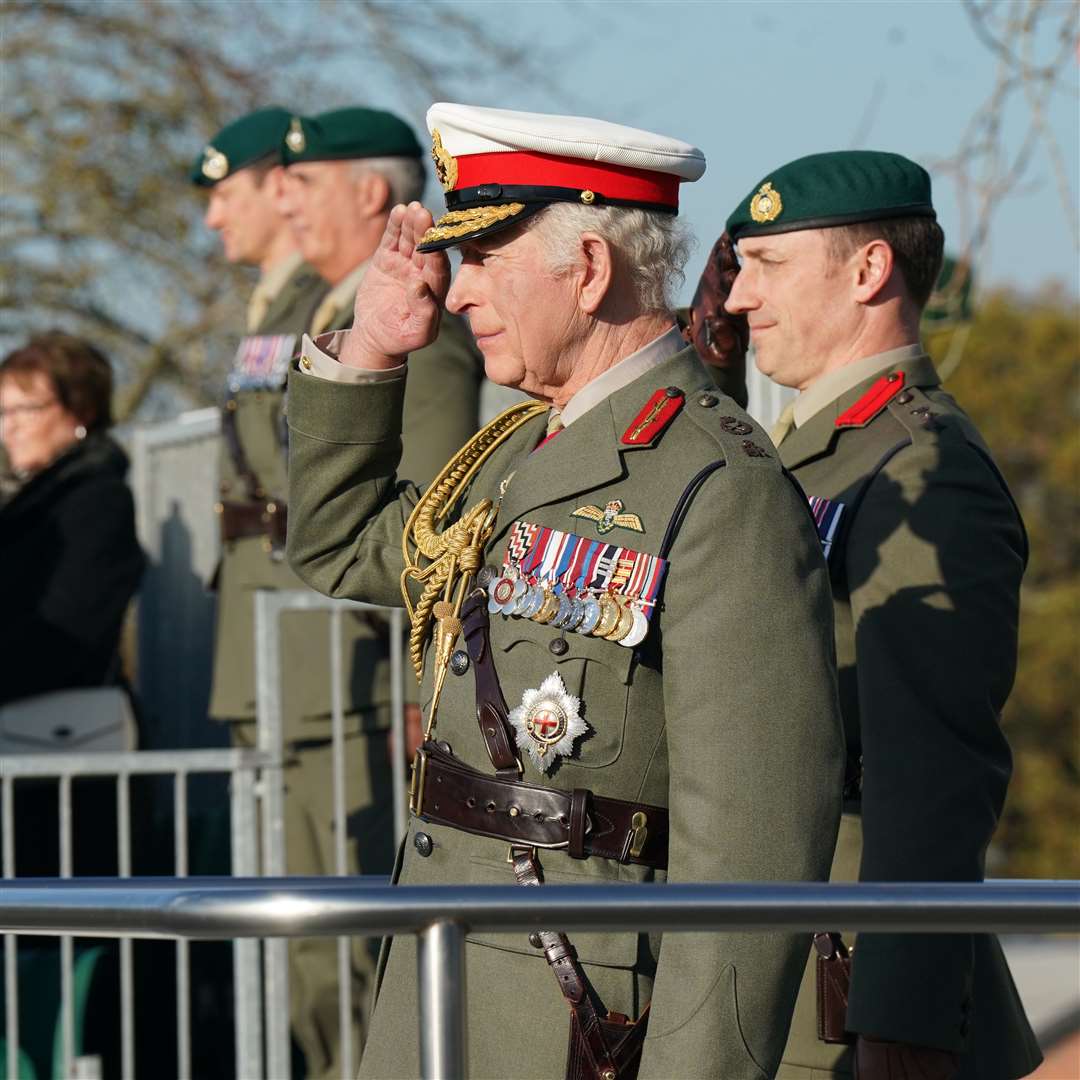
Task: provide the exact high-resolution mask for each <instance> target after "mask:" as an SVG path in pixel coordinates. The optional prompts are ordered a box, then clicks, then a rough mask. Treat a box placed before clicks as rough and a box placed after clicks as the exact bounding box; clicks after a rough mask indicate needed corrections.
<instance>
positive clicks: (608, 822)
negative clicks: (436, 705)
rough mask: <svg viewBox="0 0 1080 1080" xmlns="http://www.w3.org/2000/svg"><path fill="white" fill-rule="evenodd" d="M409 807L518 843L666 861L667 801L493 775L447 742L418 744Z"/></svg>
mask: <svg viewBox="0 0 1080 1080" xmlns="http://www.w3.org/2000/svg"><path fill="white" fill-rule="evenodd" d="M409 808H410V809H411V810H412V812H413V813H414V814H416V815H417V817H420V818H423V820H424V821H430V822H433V823H434V824H436V825H449V826H450V827H451V828H454V829H461V830H463V831H464V832H469V833H474V834H476V835H477V836H488V837H491V838H492V839H494V840H506V841H508V842H509V843H510V844H513V845H515V846H517V847H536V848H549V849H551V848H561V849H563V850H565V851H566V853H567V854H568V855H570V856H571V858H574V859H587V858H589V857H590V856H594V855H595V856H599V857H600V858H602V859H615V860H616V861H618V862H622V863H634V864H636V865H638V866H650V867H652V868H653V869H654V870H666V869H667V860H668V812H667V810H666V809H664V808H663V807H660V806H649V805H648V804H646V803H632V802H625V801H623V800H622V799H607V798H603V797H601V796H599V795H594V794H593V793H592V792H591V791H587V790H585V789H584V788H576V789H575V790H573V791H559V790H558V789H556V788H544V787H536V786H535V785H533V784H525V783H522V782H521V781H515V780H510V779H508V778H505V777H499V776H487V775H485V774H484V773H481V772H477V771H476V770H475V769H472V768H470V767H469V766H468V765H466V764H464V762H461V761H459V760H458V759H457V758H455V757H454V755H453V754H451V753H450V752H449V750H448V748H447V747H446V744H445V743H434V742H426V743H424V745H423V746H422V747H420V749H419V750H418V751H417V752H416V760H415V761H414V763H413V780H412V789H411V791H410V793H409Z"/></svg>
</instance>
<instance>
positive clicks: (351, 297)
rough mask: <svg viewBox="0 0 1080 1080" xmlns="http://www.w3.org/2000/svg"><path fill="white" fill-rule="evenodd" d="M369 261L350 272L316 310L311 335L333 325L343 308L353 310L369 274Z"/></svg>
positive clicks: (312, 318) (312, 319)
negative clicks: (365, 278) (361, 285)
mask: <svg viewBox="0 0 1080 1080" xmlns="http://www.w3.org/2000/svg"><path fill="white" fill-rule="evenodd" d="M367 267H368V264H367V260H366V259H365V260H364V262H362V263H361V264H360V265H359V266H357V267H356V269H355V270H350V271H349V273H348V274H346V275H345V277H343V278H342V279H341V280H340V281H339V282H338V283H337V284H336V285H335V286H334V287H333V288H332V289H331V290H330V291H329V292H328V293H327V294H326V295H325V296H324V297H323V299H322V303H321V304H319V306H318V307H317V308H316V309H315V314H314V315H313V316H312V317H311V335H312V337H314V336H315V335H316V334H319V333H321V332H322V331H323V330H325V329H326V328H327V327H328V326H330V324H331V323H333V322H334V321H335V320H334V316H335V315H337V313H338V312H339V311H341V310H342V309H343V308H346V307H348V308H352V306H353V304H354V303H355V302H356V290H357V289H359V288H360V282H361V281H363V280H364V274H365V273H366V272H367Z"/></svg>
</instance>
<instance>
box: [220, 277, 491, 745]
mask: <svg viewBox="0 0 1080 1080" xmlns="http://www.w3.org/2000/svg"><path fill="white" fill-rule="evenodd" d="M310 279H311V271H310V268H308V267H302V268H301V270H300V271H298V272H297V274H295V275H294V276H293V278H292V279H291V280H290V282H289V284H288V285H286V287H285V288H284V289H283V290H282V293H280V294H279V295H278V297H277V298H276V299H275V301H274V303H273V304H272V305H271V308H270V309H269V310H268V311H267V314H266V316H265V317H264V319H263V322H262V323H261V324H260V326H259V328H258V333H260V334H271V333H284V332H286V328H287V327H290V325H291V328H292V330H293V331H295V332H296V334H297V343H296V345H297V348H299V340H300V332H301V331H302V328H303V327H304V326H305V325H306V320H307V319H309V318H310V316H311V313H312V311H313V310H314V308H315V307H317V306H318V303H319V301H320V299H321V297H322V295H323V294H324V293H325V290H326V285H325V282H323V281H322V279H321V278H316V283H312V282H311V280H310ZM285 294H289V295H288V296H286V295H285ZM301 312H303V313H304V315H303V318H304V320H305V321H304V322H301V323H292V324H290V323H288V322H286V321H284V320H288V319H291V318H293V317H299V315H300V313H301ZM414 359H415V361H416V365H415V368H414V369H413V372H412V375H413V377H412V378H411V379H410V380H409V389H408V392H407V394H406V407H405V430H404V440H405V451H404V457H405V460H406V462H407V464H408V465H409V467H410V469H412V470H413V471H414V475H416V476H420V477H422V478H423V479H425V480H426V479H430V478H431V477H433V476H434V475H435V473H436V472H437V471H438V470H439V469H440V468H441V467H442V465H443V464H444V463H445V461H446V459H447V457H449V455H450V454H452V453H453V452H454V450H456V449H457V447H459V446H460V445H461V444H462V442H464V441H465V440H466V439H467V438H468V437H469V436H470V435H471V434H472V433H473V432H474V431H475V430H476V427H477V424H478V417H479V395H480V390H479V387H480V380H481V378H482V375H483V361H482V358H481V357H480V356H479V354H478V353H477V351H476V347H475V345H474V344H473V342H472V339H471V338H470V337H469V335H468V332H467V331H466V330H465V328H464V327H463V326H462V324H461V323H460V322H459V321H458V320H453V319H447V320H445V322H444V327H443V330H442V332H441V333H440V335H439V338H438V340H437V341H436V342H435V343H434V344H433V345H431V346H429V347H428V348H427V349H424V350H423V351H422V352H419V353H417V354H416V357H415V358H414ZM285 404H286V399H285V394H284V392H283V389H281V388H278V387H266V388H264V389H249V390H243V391H240V392H238V393H236V394H233V395H231V396H230V398H229V399H228V400H227V401H226V406H225V407H226V409H228V410H229V411H231V412H232V413H233V416H232V417H231V418H228V419H230V420H231V421H232V423H233V424H234V430H235V433H236V440H237V442H238V443H239V445H240V447H241V449H242V452H243V455H244V456H245V457H246V459H247V462H248V465H249V467H250V468H251V470H252V472H253V473H254V475H255V478H256V481H257V485H258V487H257V490H256V491H255V492H249V491H248V490H247V488H248V485H247V484H246V483H245V481H244V480H243V478H242V477H241V476H240V475H239V473H238V471H237V468H236V463H235V461H234V456H233V454H232V453H231V452H229V449H228V447H227V445H225V443H224V442H223V446H222V450H223V452H222V455H221V463H220V467H221V498H222V500H223V501H224V500H236V501H241V502H243V501H248V500H250V499H251V498H252V497H255V498H258V499H259V500H263V499H266V500H267V501H272V502H275V503H276V504H279V505H284V504H285V501H286V498H287V495H288V480H287V470H286V449H285V444H286V441H287V440H286V429H285ZM268 547H269V544H268V543H267V542H266V541H265V540H264V539H263V538H261V537H257V536H256V537H248V538H244V539H239V540H233V541H229V542H227V543H225V544H224V545H223V552H222V561H221V566H220V568H219V572H218V577H217V583H218V616H217V632H216V641H215V658H214V682H213V692H212V694H211V701H210V714H211V715H212V716H214V717H217V718H219V719H223V720H239V719H251V718H253V717H254V715H255V606H254V597H255V590H257V589H298V588H306V586H305V585H304V583H303V582H302V581H301V580H300V579H299V578H298V577H297V576H296V575H295V574H294V573H293V571H292V570H291V569H290V568H289V565H288V563H287V562H286V561H285V559H284V557H283V556H284V553H283V552H281V551H278V552H274V551H271V550H268ZM329 625H330V624H329V620H328V619H327V617H326V615H325V613H319V612H289V613H286V614H285V615H284V616H283V617H282V639H281V641H282V646H281V653H282V661H281V662H282V665H283V668H284V670H286V673H287V674H286V678H284V680H283V688H282V693H283V701H282V704H283V716H284V717H285V723H286V728H287V731H286V737H287V738H289V739H297V738H304V737H308V736H310V737H322V736H323V735H324V734H325V730H324V729H325V726H326V722H327V721H328V718H329V714H330V708H331V704H330V702H331V680H330V662H329V639H328V634H329ZM342 625H343V637H342V645H343V649H342V655H343V656H344V658H345V671H344V694H345V697H344V705H345V709H346V710H347V711H349V712H353V711H358V710H364V711H365V712H367V713H368V716H367V717H366V720H365V722H366V723H368V724H369V726H373V727H385V726H386V725H387V724H388V723H389V711H388V710H389V705H390V701H391V680H390V674H391V672H390V648H389V641H388V639H387V635H386V631H385V627H384V626H382V625H381V624H379V623H378V622H373V621H372V620H371V619H369V618H368V617H367V616H364V615H349V616H348V617H347V618H345V619H344V620H343V623H342ZM407 678H408V680H409V681H408V682H407V683H406V691H408V690H409V689H410V688H411V685H412V683H411V676H410V675H407Z"/></svg>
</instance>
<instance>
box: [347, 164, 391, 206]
mask: <svg viewBox="0 0 1080 1080" xmlns="http://www.w3.org/2000/svg"><path fill="white" fill-rule="evenodd" d="M354 184H355V191H356V199H357V204H358V205H359V207H360V210H361V211H362V213H363V215H364V217H378V215H380V214H385V213H386V212H388V211H389V210H390V181H389V180H387V179H386V177H385V176H383V175H382V174H381V173H377V172H367V171H366V170H365V171H363V172H360V173H359V174H358V175H357V176H356V178H355V181H354Z"/></svg>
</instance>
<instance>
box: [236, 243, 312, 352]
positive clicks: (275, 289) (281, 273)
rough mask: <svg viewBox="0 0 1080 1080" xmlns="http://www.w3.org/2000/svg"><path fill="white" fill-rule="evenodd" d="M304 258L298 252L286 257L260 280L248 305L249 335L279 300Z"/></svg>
mask: <svg viewBox="0 0 1080 1080" xmlns="http://www.w3.org/2000/svg"><path fill="white" fill-rule="evenodd" d="M303 262H304V257H303V255H301V254H300V252H298V251H294V252H293V253H292V254H291V255H286V256H285V258H284V259H282V260H281V261H280V262H276V263H274V265H273V266H271V267H270V269H269V270H267V271H265V272H264V273H263V274H262V276H261V277H260V278H259V283H258V284H257V285H256V286H255V288H254V289H253V290H252V293H251V297H250V299H249V300H248V305H247V328H248V333H249V334H250V333H253V332H254V330H255V327H256V326H258V325H259V323H260V322H262V318H263V316H264V315H265V314H266V312H267V311H268V310H269V308H270V305H271V304H272V303H273V302H274V301H275V300H276V299H277V296H278V293H280V292H281V290H282V289H284V288H285V286H286V285H287V284H288V283H289V279H290V278H291V277H292V276H293V274H295V273H296V271H297V270H299V269H300V267H301V266H302V265H303Z"/></svg>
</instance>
